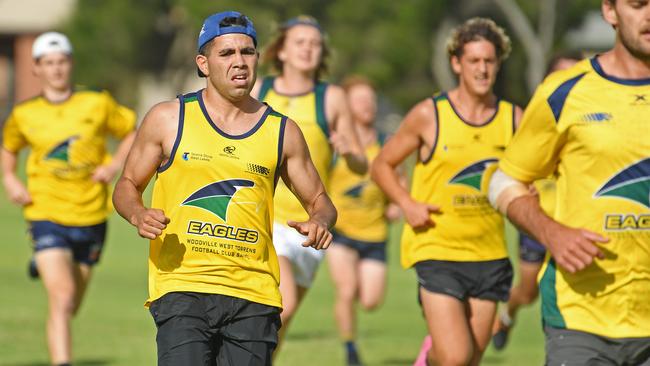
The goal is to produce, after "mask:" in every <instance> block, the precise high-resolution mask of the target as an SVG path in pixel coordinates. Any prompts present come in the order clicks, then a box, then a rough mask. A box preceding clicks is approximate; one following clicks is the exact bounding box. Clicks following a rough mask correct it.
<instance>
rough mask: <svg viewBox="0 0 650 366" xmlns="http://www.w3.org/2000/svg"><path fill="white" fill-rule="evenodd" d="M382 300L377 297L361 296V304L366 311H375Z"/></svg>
mask: <svg viewBox="0 0 650 366" xmlns="http://www.w3.org/2000/svg"><path fill="white" fill-rule="evenodd" d="M381 303H382V301H381V299H380V298H376V299H368V298H361V301H360V304H361V307H362V308H363V310H365V311H374V310H377V309H378V308H379V306H380V305H381Z"/></svg>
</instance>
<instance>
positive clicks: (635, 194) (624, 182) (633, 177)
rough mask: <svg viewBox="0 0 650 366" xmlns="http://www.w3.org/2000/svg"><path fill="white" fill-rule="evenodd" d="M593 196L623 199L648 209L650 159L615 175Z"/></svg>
mask: <svg viewBox="0 0 650 366" xmlns="http://www.w3.org/2000/svg"><path fill="white" fill-rule="evenodd" d="M594 196H595V197H605V196H609V197H618V198H623V199H626V200H630V201H633V202H636V203H639V204H641V205H643V206H645V207H647V208H650V158H646V159H644V160H641V161H639V162H637V163H634V164H632V165H630V166H628V167H627V168H625V169H623V170H621V171H620V172H618V173H616V175H614V176H613V177H612V178H610V179H609V180H608V181H607V183H605V185H603V186H602V187H601V188H600V189H599V190H598V191H597V192H596V193H595V194H594Z"/></svg>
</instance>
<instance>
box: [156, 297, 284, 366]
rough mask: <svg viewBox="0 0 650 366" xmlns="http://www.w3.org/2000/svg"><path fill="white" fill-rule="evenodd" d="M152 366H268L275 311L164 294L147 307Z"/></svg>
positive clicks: (241, 302)
mask: <svg viewBox="0 0 650 366" xmlns="http://www.w3.org/2000/svg"><path fill="white" fill-rule="evenodd" d="M149 312H151V315H152V316H153V319H154V321H155V323H156V327H157V328H158V334H157V335H156V343H157V345H158V365H169V366H176V365H201V366H204V365H205V366H210V365H213V366H214V365H219V366H222V365H223V366H238V365H251V366H269V365H271V355H272V354H273V350H275V347H276V345H277V343H278V330H279V329H280V324H281V322H280V309H279V308H276V307H273V306H268V305H263V304H258V303H255V302H251V301H248V300H244V299H240V298H236V297H231V296H225V295H216V294H204V293H196V292H170V293H168V294H166V295H164V296H163V297H161V298H159V299H157V300H156V301H154V302H153V303H151V305H150V307H149Z"/></svg>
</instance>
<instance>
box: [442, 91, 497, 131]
mask: <svg viewBox="0 0 650 366" xmlns="http://www.w3.org/2000/svg"><path fill="white" fill-rule="evenodd" d="M440 96H441V97H444V99H446V100H447V102H448V103H449V106H450V107H451V110H453V111H454V113H455V114H456V116H457V117H458V118H459V119H460V120H461V121H463V123H464V124H466V125H468V126H470V127H478V128H480V127H485V126H487V125H489V124H490V123H491V122H492V121H494V119H495V118H496V117H497V114H499V105H500V104H501V99H500V98H499V97H497V100H496V109H495V110H494V114H493V115H492V116H491V117H490V118H488V120H487V121H485V122H482V123H480V124H477V125H475V124H473V123H471V122H469V121H467V120H465V118H463V116H461V115H460V113H458V111H457V110H456V107H454V103H453V102H452V101H451V99H450V98H449V95H448V94H447V92H443V93H442V94H441V95H440Z"/></svg>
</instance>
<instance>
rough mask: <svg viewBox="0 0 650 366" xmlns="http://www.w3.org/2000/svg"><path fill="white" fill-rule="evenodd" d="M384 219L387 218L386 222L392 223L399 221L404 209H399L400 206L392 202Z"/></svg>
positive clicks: (385, 212)
mask: <svg viewBox="0 0 650 366" xmlns="http://www.w3.org/2000/svg"><path fill="white" fill-rule="evenodd" d="M384 217H386V220H388V221H390V222H393V221H397V220H399V219H400V218H401V217H402V209H401V208H399V206H398V205H396V204H394V203H392V202H391V203H389V204H388V206H386V211H384Z"/></svg>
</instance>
